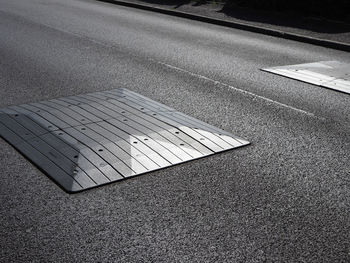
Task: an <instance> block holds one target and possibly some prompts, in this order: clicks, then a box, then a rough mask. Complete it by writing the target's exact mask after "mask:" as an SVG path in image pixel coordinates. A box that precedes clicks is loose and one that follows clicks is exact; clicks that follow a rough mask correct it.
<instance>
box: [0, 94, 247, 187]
mask: <svg viewBox="0 0 350 263" xmlns="http://www.w3.org/2000/svg"><path fill="white" fill-rule="evenodd" d="M0 135H1V136H2V137H3V138H4V139H5V140H7V141H8V142H9V143H10V144H12V145H13V146H14V147H15V148H16V149H17V150H19V151H20V152H21V153H22V154H23V155H25V156H26V157H27V158H28V159H30V160H31V161H32V162H33V163H35V164H36V165H37V166H38V167H40V168H41V169H42V170H43V171H45V172H46V173H47V175H48V176H49V177H51V178H52V179H53V180H54V181H55V182H56V183H58V184H59V185H60V186H61V187H63V189H65V190H66V191H67V192H79V191H82V190H85V189H89V188H92V187H96V186H99V185H103V184H106V183H110V182H114V181H118V180H122V179H124V178H128V177H131V176H135V175H139V174H143V173H146V172H150V171H154V170H158V169H161V168H164V167H168V166H172V165H175V164H178V163H182V162H186V161H190V160H193V159H197V158H201V157H204V156H208V155H212V154H214V153H218V152H222V151H226V150H229V149H233V148H236V147H240V146H244V145H247V144H249V142H247V141H245V140H243V139H240V138H238V137H236V136H233V135H232V134H230V133H228V132H225V131H223V130H221V129H218V128H216V127H214V126H211V125H209V124H207V123H204V122H201V121H199V120H196V119H194V118H192V117H189V116H187V115H185V114H183V113H181V112H178V111H176V110H174V109H172V108H169V107H167V106H165V105H162V104H160V103H157V102H155V101H152V100H150V99H149V98H146V97H143V96H141V95H139V94H136V93H134V92H131V91H129V90H126V89H115V90H112V91H105V92H95V93H89V94H85V95H80V96H71V97H65V98H58V99H52V100H48V101H41V102H38V103H30V104H24V105H19V106H12V107H8V108H4V109H0Z"/></svg>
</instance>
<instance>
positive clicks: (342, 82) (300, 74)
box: [262, 61, 350, 94]
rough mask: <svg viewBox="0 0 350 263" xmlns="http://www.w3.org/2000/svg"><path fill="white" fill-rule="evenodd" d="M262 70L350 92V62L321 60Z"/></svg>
mask: <svg viewBox="0 0 350 263" xmlns="http://www.w3.org/2000/svg"><path fill="white" fill-rule="evenodd" d="M262 70H263V71H267V72H271V73H274V74H277V75H282V76H285V77H289V78H292V79H297V80H300V81H304V82H307V83H311V84H315V85H318V86H321V87H324V88H329V89H333V90H337V91H341V92H344V93H348V94H350V64H346V63H342V62H338V61H321V62H315V63H306V64H298V65H291V66H283V67H273V68H267V69H262Z"/></svg>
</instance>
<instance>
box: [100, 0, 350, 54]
mask: <svg viewBox="0 0 350 263" xmlns="http://www.w3.org/2000/svg"><path fill="white" fill-rule="evenodd" d="M99 1H103V2H109V3H114V4H117V5H122V6H128V7H134V8H139V9H144V10H149V11H154V12H159V13H165V14H168V15H173V16H179V17H184V18H189V19H192V20H198V21H202V22H207V23H212V24H216V25H221V26H227V27H232V28H237V29H243V30H247V31H251V32H256V33H262V34H265V35H271V36H278V37H281V38H286V39H291V40H296V41H300V42H305V43H309V44H315V45H319V46H324V47H330V48H335V49H339V50H343V51H350V24H349V23H347V22H346V21H345V20H344V21H342V20H340V21H337V20H330V19H325V18H322V17H313V16H302V15H299V14H292V13H288V10H285V11H284V12H272V11H267V10H252V9H247V8H239V7H228V6H227V5H225V3H222V2H220V1H218V2H216V1H213V2H210V1H202V2H201V1H186V0H184V1H173V0H167V1H157V0H99Z"/></svg>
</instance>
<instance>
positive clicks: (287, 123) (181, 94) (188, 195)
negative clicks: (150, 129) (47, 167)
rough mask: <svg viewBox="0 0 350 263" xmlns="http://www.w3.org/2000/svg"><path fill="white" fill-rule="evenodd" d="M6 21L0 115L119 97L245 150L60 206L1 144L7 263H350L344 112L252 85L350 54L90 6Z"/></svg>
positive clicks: (3, 7) (9, 14) (2, 21)
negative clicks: (52, 103)
mask: <svg viewBox="0 0 350 263" xmlns="http://www.w3.org/2000/svg"><path fill="white" fill-rule="evenodd" d="M0 14H1V15H0V32H1V36H2V37H1V38H0V58H1V59H0V107H6V106H9V105H18V104H21V103H29V102H35V101H40V100H47V99H51V98H57V97H62V96H70V95H76V94H82V93H87V92H94V91H102V90H109V89H113V88H117V87H123V88H127V89H130V90H132V91H135V92H138V93H140V94H142V95H144V96H147V97H149V98H151V99H153V100H156V101H158V102H160V103H163V104H165V105H167V106H169V107H173V108H175V109H176V110H179V111H181V112H184V113H185V114H188V115H191V116H193V117H194V118H197V119H200V120H202V121H205V122H207V123H209V124H211V125H215V126H217V127H219V128H222V129H224V130H226V131H228V132H232V133H233V134H235V135H237V136H240V137H243V138H245V139H247V140H248V141H250V142H252V144H251V145H250V146H247V147H242V148H239V149H237V150H233V151H228V152H225V153H222V154H217V155H214V156H211V157H208V158H204V159H199V160H196V161H193V162H188V163H184V164H180V165H177V166H173V167H170V168H167V169H164V170H160V171H157V172H153V173H149V174H146V175H143V176H139V177H135V178H131V179H128V180H124V181H121V182H118V183H113V184H110V185H107V186H103V187H100V188H96V189H92V190H89V191H86V192H82V193H79V194H75V195H69V194H67V193H65V192H64V191H62V189H60V188H59V187H58V186H57V185H55V184H54V183H53V182H52V181H51V180H50V179H49V178H48V177H47V176H45V175H44V174H43V173H42V172H41V171H40V170H38V169H37V168H36V167H35V166H34V165H32V164H31V163H30V162H28V161H27V160H26V159H25V158H24V157H23V156H22V155H21V154H19V153H18V152H17V151H16V150H15V149H14V148H13V147H11V146H10V145H9V144H7V143H6V142H5V141H4V140H2V139H0V149H1V152H0V167H1V171H0V178H1V180H0V195H1V197H0V198H1V199H0V200H1V206H0V214H1V216H0V232H1V237H0V247H1V249H0V261H1V262H349V261H350V234H349V233H350V220H349V211H350V210H349V209H350V189H349V187H350V180H349V178H350V165H349V156H350V152H349V147H350V133H349V128H350V96H349V95H347V94H344V93H339V92H336V91H333V90H329V89H324V88H320V87H318V86H314V85H310V84H307V83H303V82H298V81H295V80H291V79H287V78H283V77H281V76H276V75H273V74H269V73H266V72H263V71H261V70H260V69H261V68H268V67H272V66H279V65H288V64H299V63H306V62H316V61H326V60H338V61H341V62H345V63H350V55H349V53H347V52H344V51H339V50H334V49H329V48H325V47H319V46H315V45H310V44H305V43H301V42H296V41H291V40H286V39H282V38H277V37H272V36H266V35H262V34H256V33H252V32H247V31H242V30H237V29H232V28H227V27H221V26H218V25H211V24H207V23H203V22H199V21H192V20H188V19H184V18H179V17H173V16H168V15H164V14H158V13H154V12H148V11H145V10H139V9H133V8H128V7H122V6H116V5H111V4H108V3H103V2H100V1H94V0H47V1H42V0H30V1H20V0H13V1H5V0H0ZM4 36H5V37H4Z"/></svg>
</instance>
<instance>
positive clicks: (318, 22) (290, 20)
mask: <svg viewBox="0 0 350 263" xmlns="http://www.w3.org/2000/svg"><path fill="white" fill-rule="evenodd" d="M219 12H220V13H223V14H225V15H226V16H229V17H232V18H236V19H240V20H243V21H247V22H257V23H263V24H270V25H275V26H283V27H291V28H298V29H304V30H308V31H313V32H317V33H327V34H337V33H346V32H350V23H346V22H337V21H330V20H328V21H327V20H325V19H321V18H317V15H316V14H313V13H312V12H309V11H307V10H304V11H298V10H294V9H287V8H285V9H281V10H278V11H270V10H266V9H265V10H264V9H253V8H249V7H246V8H244V7H238V6H235V5H233V4H232V3H231V2H230V1H226V3H225V4H224V5H223V8H222V9H221V11H219ZM339 12H340V11H339ZM327 19H332V18H327ZM338 19H339V20H340V19H342V20H343V21H346V19H349V18H346V17H345V16H344V17H338ZM338 19H337V20H338ZM349 22H350V21H349Z"/></svg>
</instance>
